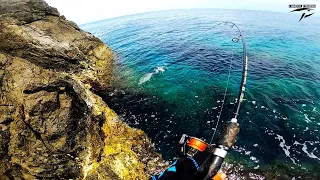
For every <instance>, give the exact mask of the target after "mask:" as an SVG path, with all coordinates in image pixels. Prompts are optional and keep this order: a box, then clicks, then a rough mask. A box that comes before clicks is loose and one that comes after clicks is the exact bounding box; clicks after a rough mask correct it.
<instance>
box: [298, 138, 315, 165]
mask: <svg viewBox="0 0 320 180" xmlns="http://www.w3.org/2000/svg"><path fill="white" fill-rule="evenodd" d="M307 142H308V143H309V144H310V145H314V143H313V142H309V141H305V142H304V143H299V142H298V141H295V142H294V143H293V145H301V146H302V148H301V149H302V151H303V152H304V153H305V154H306V155H307V156H308V157H309V158H312V159H317V160H318V161H320V157H317V156H316V155H314V151H316V150H317V147H315V148H313V150H312V152H309V151H308V146H307V144H306V143H307Z"/></svg>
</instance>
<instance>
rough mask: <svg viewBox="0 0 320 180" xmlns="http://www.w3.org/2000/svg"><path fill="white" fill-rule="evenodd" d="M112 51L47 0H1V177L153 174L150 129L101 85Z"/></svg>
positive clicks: (158, 162) (157, 163)
mask: <svg viewBox="0 0 320 180" xmlns="http://www.w3.org/2000/svg"><path fill="white" fill-rule="evenodd" d="M112 64H113V59H112V52H111V50H110V49H109V48H108V47H107V46H106V45H105V44H103V43H102V42H101V41H100V40H99V39H97V38H96V37H94V36H93V35H91V34H89V33H87V32H84V31H82V30H81V29H80V28H79V27H78V26H77V25H76V24H75V23H73V22H71V21H68V20H66V19H65V18H64V17H63V16H60V14H59V12H58V11H57V10H56V9H55V8H52V7H50V6H48V5H47V4H46V3H45V2H44V1H42V0H0V86H1V89H0V96H1V98H0V179H112V180H116V179H147V177H148V175H149V174H151V173H155V172H156V171H157V170H161V168H163V167H164V166H165V164H164V163H163V160H162V159H161V157H160V156H159V155H158V154H156V153H155V152H154V149H153V147H152V145H151V143H150V141H149V139H148V138H147V136H146V134H145V133H144V132H143V131H141V130H138V129H134V128H130V127H129V126H128V125H126V124H125V123H123V122H122V121H121V120H120V119H119V117H118V116H117V115H116V114H115V112H113V111H112V110H111V109H110V108H109V107H108V106H107V104H105V102H104V101H102V99H101V98H100V97H99V96H98V95H96V94H95V93H94V92H96V91H103V90H107V89H108V88H109V87H110V85H111V84H110V83H111V81H112V79H113V77H112Z"/></svg>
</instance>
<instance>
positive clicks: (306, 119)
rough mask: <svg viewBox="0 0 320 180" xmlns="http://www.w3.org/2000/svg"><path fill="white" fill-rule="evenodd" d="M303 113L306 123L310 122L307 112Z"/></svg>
mask: <svg viewBox="0 0 320 180" xmlns="http://www.w3.org/2000/svg"><path fill="white" fill-rule="evenodd" d="M303 115H304V119H305V121H306V122H307V123H311V120H310V119H309V118H308V114H303Z"/></svg>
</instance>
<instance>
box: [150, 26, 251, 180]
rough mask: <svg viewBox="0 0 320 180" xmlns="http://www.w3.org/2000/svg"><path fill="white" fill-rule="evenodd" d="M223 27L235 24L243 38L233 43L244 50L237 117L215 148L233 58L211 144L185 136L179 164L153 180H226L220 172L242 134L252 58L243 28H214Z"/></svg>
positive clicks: (181, 142)
mask: <svg viewBox="0 0 320 180" xmlns="http://www.w3.org/2000/svg"><path fill="white" fill-rule="evenodd" d="M221 24H225V25H231V26H230V28H233V27H236V29H237V31H238V33H239V36H238V37H234V38H233V39H232V41H233V42H239V40H240V39H241V42H242V47H243V64H242V77H241V83H240V89H239V93H238V97H237V99H236V103H235V104H236V111H235V112H233V117H232V118H231V120H230V121H229V122H227V123H226V124H225V126H224V128H223V130H222V133H221V134H220V137H219V138H218V140H217V142H216V143H215V145H212V144H211V143H212V141H213V139H214V136H215V133H216V130H217V127H218V124H219V122H220V117H221V113H222V109H223V105H224V102H225V98H226V94H227V89H228V84H229V79H230V72H231V64H232V59H233V55H232V59H231V61H230V68H229V75H228V80H227V86H226V89H225V93H224V100H223V102H222V106H221V111H220V113H219V115H218V119H217V123H216V128H215V129H214V132H213V135H212V138H211V141H210V143H206V142H205V141H203V140H201V139H199V138H196V137H191V136H188V135H186V134H183V135H182V137H181V139H180V141H179V154H180V156H181V158H179V159H178V160H177V161H175V162H174V163H173V164H172V165H171V166H170V167H169V168H168V169H167V170H166V171H164V172H162V173H161V174H159V175H157V176H152V177H151V178H150V179H152V180H158V179H159V180H201V179H203V180H209V179H212V178H213V179H215V180H221V179H225V177H224V176H225V174H224V175H223V174H220V173H218V171H219V170H220V168H221V165H222V163H223V162H224V159H225V157H226V155H227V154H228V151H229V150H230V149H231V148H232V146H233V144H234V142H235V140H236V137H237V135H238V133H239V131H240V126H239V123H238V116H239V111H240V108H241V103H242V101H243V98H244V92H245V85H246V82H247V74H248V73H247V72H248V55H247V46H246V41H245V37H244V35H243V34H242V32H241V30H240V28H239V27H238V26H237V25H236V24H235V23H233V22H229V21H223V22H220V23H218V24H216V25H214V26H213V27H216V26H218V25H221Z"/></svg>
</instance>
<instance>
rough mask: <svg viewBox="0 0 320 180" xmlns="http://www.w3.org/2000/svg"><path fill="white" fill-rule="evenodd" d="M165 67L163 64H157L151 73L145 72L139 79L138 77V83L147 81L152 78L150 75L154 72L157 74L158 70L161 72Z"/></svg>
mask: <svg viewBox="0 0 320 180" xmlns="http://www.w3.org/2000/svg"><path fill="white" fill-rule="evenodd" d="M166 69H167V68H166V67H164V66H158V67H157V69H155V70H154V71H153V72H152V73H146V74H144V75H143V76H142V77H141V78H140V79H139V85H140V84H143V83H145V82H147V81H150V79H151V78H152V76H153V75H154V74H158V73H159V72H161V73H163V72H164V71H166Z"/></svg>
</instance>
